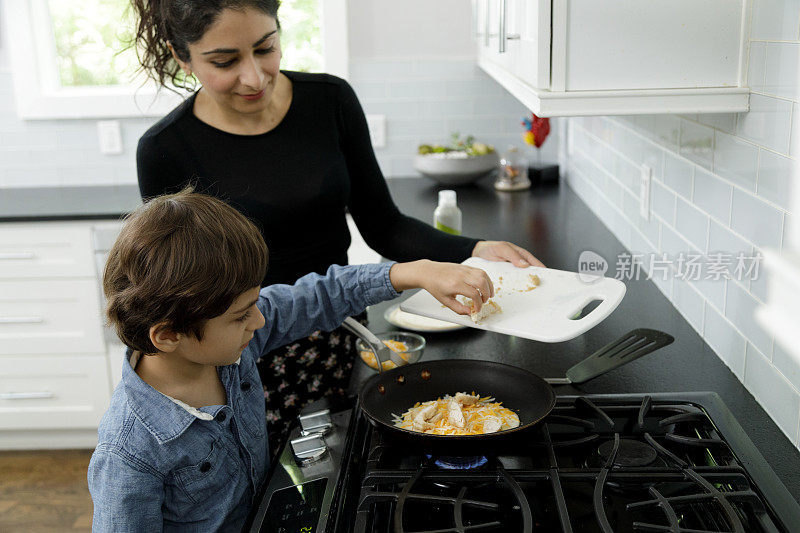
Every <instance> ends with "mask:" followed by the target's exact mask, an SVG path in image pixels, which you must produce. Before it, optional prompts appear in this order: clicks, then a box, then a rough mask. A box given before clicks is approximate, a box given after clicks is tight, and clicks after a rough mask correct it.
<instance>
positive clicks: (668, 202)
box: [650, 180, 675, 224]
mask: <svg viewBox="0 0 800 533" xmlns="http://www.w3.org/2000/svg"><path fill="white" fill-rule="evenodd" d="M650 202H651V209H652V210H653V213H655V214H656V215H658V216H659V217H661V218H662V219H663V220H666V221H667V222H668V223H670V224H674V223H675V194H674V193H672V192H671V191H669V190H667V188H666V187H664V186H663V185H661V184H660V183H659V182H658V181H656V180H652V181H651V182H650Z"/></svg>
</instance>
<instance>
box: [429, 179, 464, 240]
mask: <svg viewBox="0 0 800 533" xmlns="http://www.w3.org/2000/svg"><path fill="white" fill-rule="evenodd" d="M433 226H434V227H435V228H436V229H438V230H442V231H444V232H445V233H450V234H452V235H461V210H460V209H459V208H458V206H457V205H456V191H450V190H447V191H439V206H438V207H437V208H436V211H434V212H433Z"/></svg>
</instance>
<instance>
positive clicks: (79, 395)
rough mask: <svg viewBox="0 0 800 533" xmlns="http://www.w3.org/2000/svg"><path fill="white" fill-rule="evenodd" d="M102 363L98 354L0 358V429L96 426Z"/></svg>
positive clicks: (104, 387) (103, 388)
mask: <svg viewBox="0 0 800 533" xmlns="http://www.w3.org/2000/svg"><path fill="white" fill-rule="evenodd" d="M107 365H108V363H107V359H106V358H105V357H97V356H79V355H76V356H71V357H61V356H49V357H41V356H27V357H0V430H4V429H79V428H96V427H98V425H99V424H100V418H101V417H102V416H103V413H104V412H105V410H106V409H107V408H108V403H109V399H110V390H109V382H108V368H107Z"/></svg>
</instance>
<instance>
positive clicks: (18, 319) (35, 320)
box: [0, 316, 44, 324]
mask: <svg viewBox="0 0 800 533" xmlns="http://www.w3.org/2000/svg"><path fill="white" fill-rule="evenodd" d="M42 322H44V319H43V318H42V317H40V316H0V324H41V323H42Z"/></svg>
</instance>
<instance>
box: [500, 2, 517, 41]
mask: <svg viewBox="0 0 800 533" xmlns="http://www.w3.org/2000/svg"><path fill="white" fill-rule="evenodd" d="M498 19H499V21H500V27H499V28H498V32H497V33H498V34H499V36H500V39H499V41H498V50H497V51H498V52H499V53H501V54H505V53H506V41H517V40H519V39H520V36H519V34H518V33H512V34H509V35H506V0H500V13H498Z"/></svg>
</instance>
